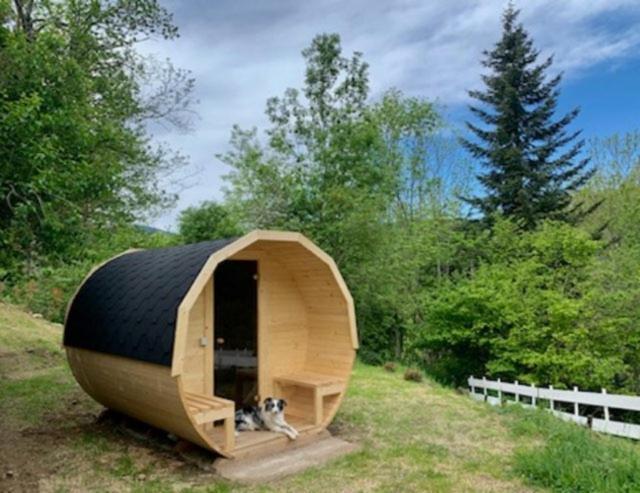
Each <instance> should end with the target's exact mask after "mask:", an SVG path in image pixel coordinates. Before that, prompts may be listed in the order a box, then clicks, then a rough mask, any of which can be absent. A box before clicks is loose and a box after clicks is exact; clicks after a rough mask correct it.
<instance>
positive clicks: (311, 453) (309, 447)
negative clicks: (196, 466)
mask: <svg viewBox="0 0 640 493" xmlns="http://www.w3.org/2000/svg"><path fill="white" fill-rule="evenodd" d="M357 449H358V446H357V445H354V444H352V443H349V442H345V441H344V440H341V439H339V438H335V437H331V436H329V437H322V438H320V439H318V440H316V441H313V442H311V443H308V444H306V445H302V446H300V447H296V448H291V449H287V450H284V451H279V452H275V453H273V454H266V455H262V456H260V457H252V458H246V459H224V458H220V459H217V460H216V461H215V462H214V465H213V467H214V469H215V470H216V472H217V473H218V474H220V476H222V477H223V478H226V479H228V480H230V481H236V482H239V483H263V482H267V481H275V480H276V479H280V478H283V477H285V476H289V475H291V474H296V473H299V472H301V471H304V470H305V469H307V468H309V467H313V466H318V465H322V464H324V463H326V462H327V461H329V460H331V459H335V458H337V457H340V456H342V455H345V454H348V453H350V452H354V451H355V450H357Z"/></svg>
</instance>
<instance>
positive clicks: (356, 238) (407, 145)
mask: <svg viewBox="0 0 640 493" xmlns="http://www.w3.org/2000/svg"><path fill="white" fill-rule="evenodd" d="M303 57H304V59H305V61H306V72H305V83H304V86H303V87H302V89H299V90H298V89H288V90H287V91H286V92H285V94H284V96H283V97H280V98H271V99H270V100H269V101H268V102H267V116H268V118H269V123H270V126H269V128H268V129H267V131H266V142H264V143H263V142H261V141H260V139H259V138H258V134H257V130H255V129H253V130H250V131H244V130H241V129H240V128H238V127H235V128H234V130H233V132H232V135H231V147H232V150H231V151H230V152H229V153H227V154H225V155H223V156H220V158H221V159H222V161H223V162H224V163H226V164H227V165H229V166H230V167H231V168H232V172H231V174H230V175H229V176H228V177H227V180H228V183H229V188H228V190H227V192H228V193H227V200H228V202H229V204H230V206H231V207H232V208H233V209H234V211H235V213H236V214H237V215H238V216H239V217H240V218H241V223H242V226H243V227H244V228H247V229H249V228H254V227H259V228H260V227H262V228H283V229H293V230H299V231H302V232H303V233H305V234H306V235H308V236H309V237H311V238H312V239H313V240H314V241H316V242H317V243H318V244H319V245H320V246H321V247H322V248H323V249H325V250H326V251H327V252H328V253H329V254H330V255H332V256H333V258H334V259H335V260H336V261H337V263H338V265H339V266H340V269H341V271H342V272H343V274H344V275H345V277H346V279H347V282H348V283H349V285H350V286H351V288H352V290H353V294H354V297H355V299H356V303H357V304H358V306H359V307H360V309H359V322H360V328H361V333H362V340H363V350H362V352H361V355H362V356H363V357H364V358H367V355H368V356H369V360H372V361H377V362H379V363H382V362H383V361H384V359H386V358H388V357H390V356H392V355H393V354H395V355H396V356H401V351H402V338H403V334H404V331H405V327H404V326H405V325H406V323H407V319H409V318H411V317H412V316H413V313H412V311H413V308H411V307H414V306H415V300H414V299H413V297H412V298H410V299H408V300H407V306H406V307H404V306H401V305H400V303H398V304H396V302H401V301H402V293H407V292H409V291H410V290H411V289H412V287H413V286H415V276H416V274H417V272H418V271H417V270H414V271H413V272H411V270H412V269H413V268H414V266H415V264H413V263H411V262H410V261H409V260H408V256H409V254H413V253H418V250H419V243H418V242H419V240H418V239H414V238H412V237H410V236H409V235H408V234H406V233H405V230H404V228H403V227H404V225H408V224H409V223H410V222H411V221H412V220H413V219H421V220H422V219H423V218H424V211H426V210H427V209H429V208H430V210H441V209H442V207H443V206H442V203H443V202H447V201H448V199H447V200H444V199H443V195H444V193H443V190H444V189H445V188H447V186H449V187H453V186H455V184H456V183H457V182H454V183H453V184H452V183H451V182H447V183H444V182H443V181H439V180H438V178H439V177H438V176H436V175H434V173H433V171H432V169H431V167H430V166H429V161H428V160H427V159H426V157H427V156H428V149H429V148H430V146H431V145H433V142H432V140H430V138H431V137H432V136H433V132H434V131H435V129H436V128H437V127H438V125H439V124H440V121H439V118H438V115H437V113H436V111H435V109H434V107H433V105H432V104H431V103H429V102H428V101H424V100H421V99H419V98H407V97H404V96H403V95H402V94H401V93H399V92H398V91H389V92H387V93H385V94H384V95H383V97H382V98H381V99H380V100H379V101H376V102H373V103H371V102H368V101H367V96H368V87H369V82H368V71H367V64H366V63H365V62H364V61H363V60H362V56H361V55H360V54H359V53H355V54H353V55H352V56H351V57H350V58H347V57H345V56H343V55H342V50H341V47H340V39H339V37H338V36H337V35H335V34H325V35H319V36H316V37H315V38H314V40H313V41H312V43H311V46H310V47H308V48H307V49H305V50H304V51H303ZM455 164H458V163H452V165H451V166H452V167H453V166H454V165H455ZM396 219H399V220H400V219H401V220H402V221H403V223H402V225H401V224H399V222H397V221H396ZM405 240H407V242H408V243H406V244H405ZM416 261H417V262H420V260H419V259H418V258H416ZM404 274H407V276H404ZM381 290H384V293H382V292H381ZM387 293H397V294H394V299H393V300H389V299H387V298H386V296H385V295H386V294H387ZM394 346H395V349H394V350H392V351H389V349H388V348H389V347H394ZM392 353H393V354H392Z"/></svg>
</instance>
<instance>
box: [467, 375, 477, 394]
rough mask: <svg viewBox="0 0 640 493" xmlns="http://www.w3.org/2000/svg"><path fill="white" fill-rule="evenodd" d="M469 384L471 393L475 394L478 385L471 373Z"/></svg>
mask: <svg viewBox="0 0 640 493" xmlns="http://www.w3.org/2000/svg"><path fill="white" fill-rule="evenodd" d="M469 384H470V387H471V393H472V394H475V393H476V386H475V385H474V384H473V375H471V376H470V377H469Z"/></svg>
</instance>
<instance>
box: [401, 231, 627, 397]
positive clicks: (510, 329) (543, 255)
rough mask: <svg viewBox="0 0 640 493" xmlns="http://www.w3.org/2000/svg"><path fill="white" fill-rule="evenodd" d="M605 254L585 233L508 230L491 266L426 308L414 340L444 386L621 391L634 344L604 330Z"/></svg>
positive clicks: (489, 250) (495, 237)
mask: <svg viewBox="0 0 640 493" xmlns="http://www.w3.org/2000/svg"><path fill="white" fill-rule="evenodd" d="M600 252H601V245H600V244H599V243H598V242H596V241H594V240H591V239H590V238H589V235H588V234H587V233H586V232H584V231H581V230H579V229H577V228H575V227H572V226H570V225H567V224H562V223H557V222H555V223H554V222H544V223H542V224H541V225H540V227H539V228H538V229H536V230H534V231H530V232H527V233H519V232H518V226H517V225H516V224H514V223H513V222H510V221H505V220H498V221H497V223H496V225H495V227H494V231H493V234H492V235H491V236H490V237H489V238H488V239H487V244H486V252H485V260H484V261H482V262H481V263H480V265H479V266H478V267H477V268H476V269H474V271H473V272H472V273H471V275H469V276H468V277H466V278H464V279H460V280H459V281H457V282H455V283H450V284H449V286H447V287H446V288H445V289H442V290H439V291H438V292H437V293H435V296H433V294H432V295H430V296H427V297H426V298H425V301H424V303H425V311H426V315H425V322H424V325H423V327H422V328H421V329H422V330H420V331H418V332H416V333H415V334H414V336H415V339H412V341H413V344H415V347H416V348H419V349H422V350H423V351H424V352H425V353H424V357H425V358H426V360H428V361H429V362H430V364H431V367H432V368H433V369H434V370H435V372H436V373H437V374H438V375H439V376H440V378H442V379H443V380H447V381H449V382H452V383H453V382H454V383H456V384H462V383H463V382H464V381H465V379H466V378H467V377H468V376H469V375H470V374H475V375H483V374H487V375H490V376H493V377H502V378H504V379H509V380H514V379H519V380H521V381H524V382H531V383H537V384H554V385H556V386H564V387H570V386H572V385H580V386H581V387H583V388H596V389H597V388H599V387H600V386H607V387H611V386H615V385H614V384H615V382H616V379H617V378H618V376H619V375H621V374H624V373H625V371H626V370H627V366H626V363H625V360H624V352H623V351H621V345H624V341H623V340H621V339H620V334H618V333H617V332H616V330H614V328H613V327H612V325H611V324H606V323H605V324H602V323H599V322H596V319H597V317H596V311H595V306H594V303H593V300H594V298H595V297H596V292H595V291H594V289H593V284H592V282H591V279H592V272H593V269H594V268H595V267H596V266H597V260H598V255H599V254H600Z"/></svg>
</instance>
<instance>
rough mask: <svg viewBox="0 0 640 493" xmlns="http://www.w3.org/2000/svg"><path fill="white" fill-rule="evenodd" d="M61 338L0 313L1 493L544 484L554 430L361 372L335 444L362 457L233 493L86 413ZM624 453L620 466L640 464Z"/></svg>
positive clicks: (185, 462)
mask: <svg viewBox="0 0 640 493" xmlns="http://www.w3.org/2000/svg"><path fill="white" fill-rule="evenodd" d="M61 330H62V328H61V327H60V326H59V325H55V324H51V323H48V322H46V321H43V320H41V319H37V318H34V317H33V316H31V315H29V314H26V313H24V312H23V311H21V310H19V309H18V308H16V307H13V306H9V305H6V304H0V376H1V380H0V414H1V415H2V416H3V419H2V420H1V421H0V464H2V466H1V467H2V468H3V469H2V470H1V471H0V491H33V490H34V489H36V488H39V489H40V490H41V491H87V490H100V491H167V492H169V491H193V492H204V491H208V492H222V491H292V492H293V491H302V490H304V491H318V492H320V491H321V492H325V491H416V492H418V491H438V492H448V491H452V492H461V491H514V492H516V491H517V492H523V491H542V490H540V489H537V488H534V487H532V486H527V485H525V484H524V483H523V479H521V478H523V477H524V476H519V475H518V474H517V471H524V474H526V475H529V476H532V475H533V476H535V477H537V481H538V482H539V483H545V482H544V481H543V480H542V479H541V477H540V475H538V476H536V475H535V474H533V473H532V472H531V471H532V469H529V470H526V463H525V461H523V459H525V460H531V459H532V458H534V459H535V458H536V457H538V456H535V455H531V453H529V454H527V451H530V450H539V451H544V450H545V447H544V445H545V440H546V439H547V438H546V437H545V436H544V434H543V433H541V432H540V431H539V427H540V426H545V423H546V424H547V425H548V423H555V421H553V420H547V416H538V415H542V413H531V412H530V413H524V412H520V411H509V412H506V411H496V410H494V409H490V408H488V407H487V406H485V405H483V404H479V403H475V402H473V401H471V400H469V399H468V398H467V397H466V396H464V395H462V394H458V393H456V392H454V391H453V390H450V389H446V388H443V387H441V386H439V385H437V384H435V383H433V382H431V381H427V382H426V383H420V384H416V383H410V382H406V381H404V380H403V379H402V375H401V372H399V371H398V372H396V373H389V372H385V371H384V370H382V369H380V368H377V367H371V366H366V365H362V364H359V365H357V367H356V369H355V371H354V375H353V380H352V383H351V387H350V390H349V393H348V397H347V399H346V400H345V403H344V405H343V407H342V408H341V411H340V413H339V415H338V417H337V419H336V421H335V422H334V424H333V425H332V432H333V433H334V434H336V435H339V436H341V437H343V438H346V439H347V440H352V441H355V442H358V443H360V444H362V445H363V447H362V449H361V451H359V452H357V453H355V454H352V455H350V456H347V457H344V458H342V459H339V460H337V461H334V462H332V463H331V464H329V465H328V466H325V467H323V468H319V469H316V470H310V471H307V472H305V473H303V474H301V475H299V476H296V477H292V478H288V479H285V480H282V481H280V482H278V483H277V484H273V485H268V486H263V487H260V488H258V487H253V488H251V487H240V486H237V485H232V484H229V483H226V482H223V481H221V480H220V479H218V478H217V477H216V476H215V475H214V474H213V473H212V472H211V471H210V470H209V468H208V462H209V456H207V455H206V454H201V453H199V452H197V451H188V450H187V451H182V450H176V447H175V445H174V444H173V442H171V441H169V440H168V439H167V437H166V436H165V435H164V434H163V433H161V432H158V431H156V430H150V429H148V428H147V427H145V426H143V425H140V424H135V423H130V422H126V420H124V418H122V417H120V416H117V415H114V413H109V412H104V409H103V408H102V407H101V406H99V405H97V404H95V403H94V402H93V401H91V400H90V399H89V398H88V397H87V396H86V395H85V394H84V393H83V392H82V391H81V389H80V388H79V387H78V386H77V385H76V384H75V381H74V380H73V377H72V375H71V374H70V372H69V370H68V368H67V366H66V364H65V360H64V354H63V351H62V350H61V348H60V345H59V341H60V336H61ZM532 417H533V418H532ZM553 426H555V424H553ZM558 426H559V427H560V429H561V430H569V433H577V434H579V435H580V436H583V435H584V433H586V432H583V430H577V428H575V427H573V426H570V425H565V424H564V423H559V424H558ZM574 428H575V429H574ZM585 436H587V435H585ZM586 439H587V440H593V441H597V442H602V443H603V444H605V446H608V445H607V444H612V443H621V442H614V441H613V440H612V439H609V438H602V439H600V437H596V438H592V437H591V434H588V436H587V438H586ZM581 446H584V443H582V444H581ZM624 446H625V447H627V444H626V443H625V444H624ZM629 447H633V449H631V448H629V449H628V450H622V452H621V453H624V454H626V455H625V457H628V456H629V451H631V452H632V453H634V454H637V455H638V456H639V457H640V454H638V450H637V447H636V446H635V445H629ZM587 448H589V447H587ZM607 450H609V449H607ZM518 457H519V458H520V459H519V460H516V459H517V458H518ZM614 458H615V457H614ZM617 460H618V461H619V457H618V459H617ZM625 460H626V459H625ZM632 462H633V461H631V462H630V463H632ZM639 464H640V462H639ZM565 466H568V467H569V468H570V467H571V464H570V463H568V464H565ZM610 470H611V469H610ZM626 478H627V479H628V480H633V478H631V476H629V475H628V474H627V475H626ZM546 484H551V483H549V481H547V482H546ZM559 485H560V483H558V484H556V486H559ZM610 486H611V484H610ZM614 486H615V485H614ZM563 491H572V489H571V488H569V489H564V490H563ZM576 491H579V490H576ZM580 491H584V490H580ZM611 491H614V490H611ZM620 491H623V490H620ZM626 491H634V490H633V489H628V490H626Z"/></svg>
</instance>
